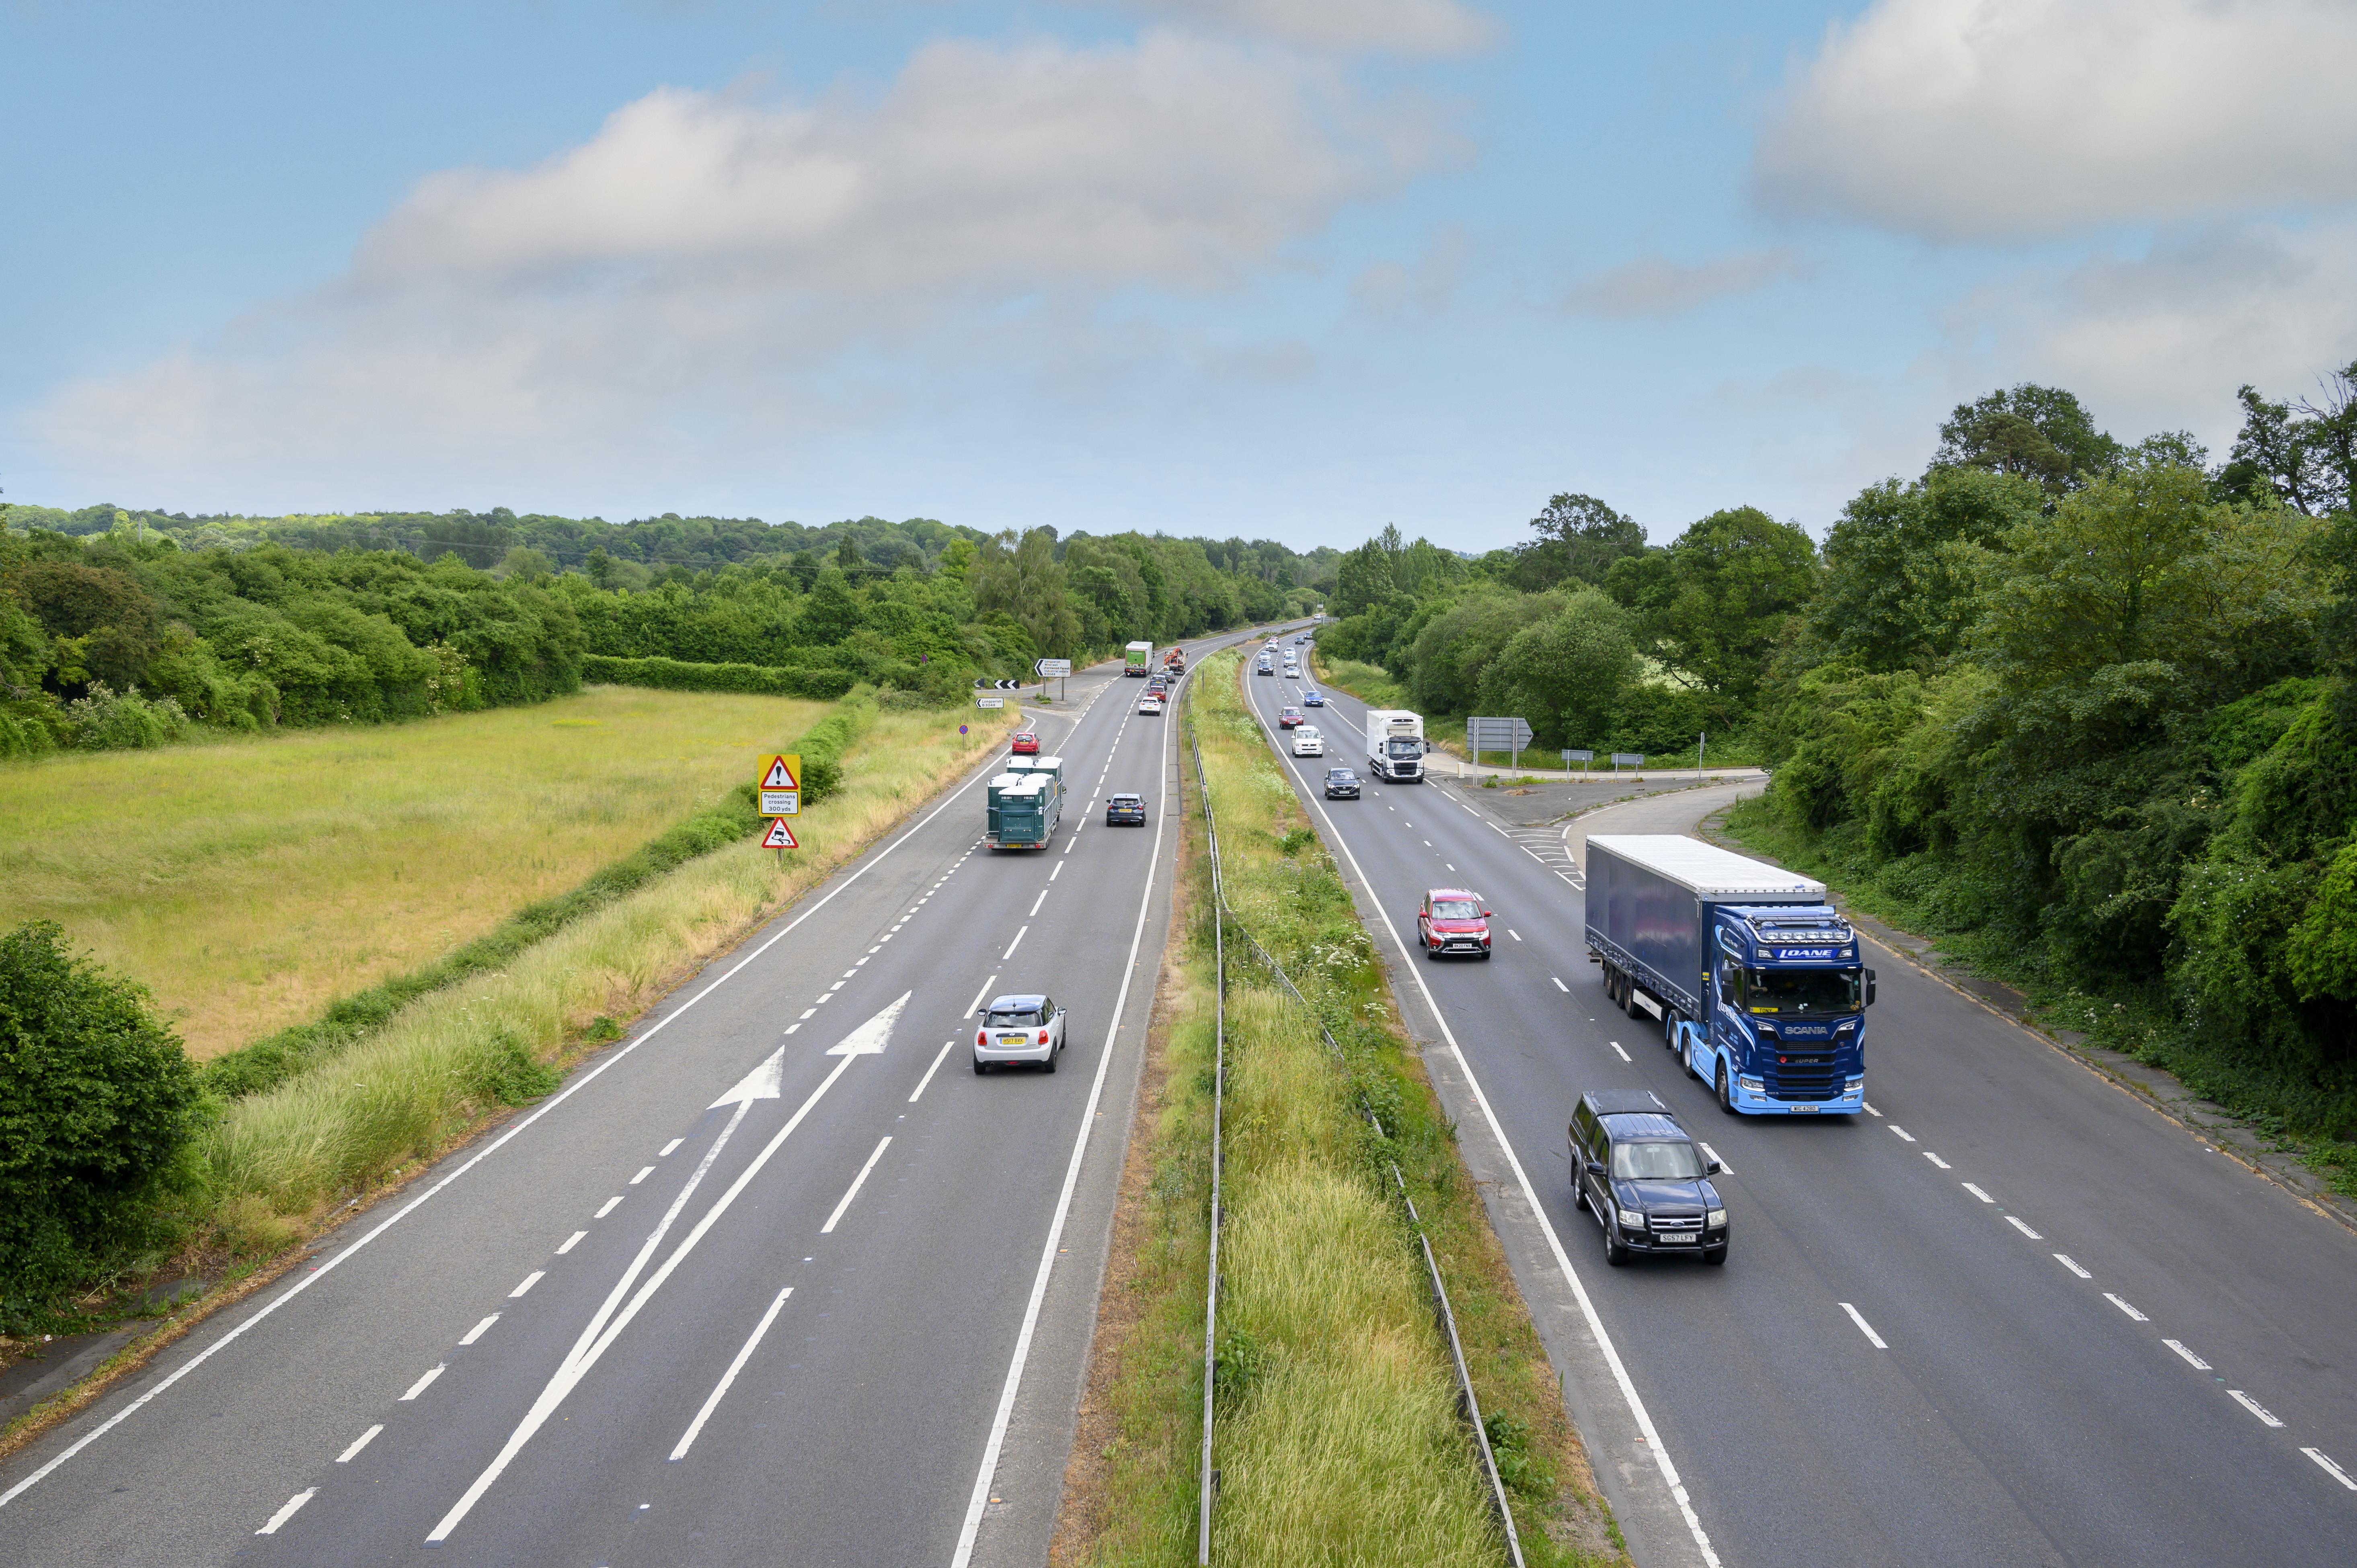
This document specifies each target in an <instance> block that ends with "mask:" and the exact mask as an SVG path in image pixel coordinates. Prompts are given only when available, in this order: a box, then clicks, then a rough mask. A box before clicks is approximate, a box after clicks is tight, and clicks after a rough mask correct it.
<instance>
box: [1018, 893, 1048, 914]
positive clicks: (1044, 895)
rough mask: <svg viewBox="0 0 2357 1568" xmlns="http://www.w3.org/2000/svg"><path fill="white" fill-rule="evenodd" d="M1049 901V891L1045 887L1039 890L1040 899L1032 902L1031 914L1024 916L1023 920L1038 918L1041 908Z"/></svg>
mask: <svg viewBox="0 0 2357 1568" xmlns="http://www.w3.org/2000/svg"><path fill="white" fill-rule="evenodd" d="M1047 901H1048V890H1047V889H1046V888H1045V887H1042V888H1041V889H1039V897H1037V898H1034V899H1032V900H1031V913H1030V914H1029V915H1026V916H1024V917H1023V918H1025V919H1027V920H1028V919H1030V918H1033V917H1034V916H1037V915H1038V914H1039V906H1040V905H1042V904H1045V903H1046V902H1047Z"/></svg>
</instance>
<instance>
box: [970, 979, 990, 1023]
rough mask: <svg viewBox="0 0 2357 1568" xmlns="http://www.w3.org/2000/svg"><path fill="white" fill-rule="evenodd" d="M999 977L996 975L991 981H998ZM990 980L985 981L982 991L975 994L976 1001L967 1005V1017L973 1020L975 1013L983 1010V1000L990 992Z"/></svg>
mask: <svg viewBox="0 0 2357 1568" xmlns="http://www.w3.org/2000/svg"><path fill="white" fill-rule="evenodd" d="M997 978H998V976H996V975H995V974H994V975H992V976H991V977H990V980H996V979H997ZM990 980H985V981H984V982H983V983H982V989H981V990H980V991H977V992H975V993H974V1000H973V1001H972V1002H969V1003H967V1004H966V1009H965V1016H967V1017H969V1018H971V1017H973V1016H974V1014H975V1013H977V1012H979V1011H980V1010H981V1008H982V999H983V997H984V996H985V994H986V993H988V992H989V990H990Z"/></svg>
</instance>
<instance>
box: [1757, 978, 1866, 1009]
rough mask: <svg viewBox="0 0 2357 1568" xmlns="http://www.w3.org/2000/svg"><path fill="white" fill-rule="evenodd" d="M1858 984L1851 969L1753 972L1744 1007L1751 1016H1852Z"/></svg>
mask: <svg viewBox="0 0 2357 1568" xmlns="http://www.w3.org/2000/svg"><path fill="white" fill-rule="evenodd" d="M1858 982H1859V972H1858V971H1857V970H1855V969H1755V970H1753V971H1752V972H1751V973H1750V976H1749V983H1748V984H1747V985H1746V987H1745V991H1746V993H1747V996H1746V1003H1747V1004H1748V1005H1749V1007H1750V1009H1751V1011H1753V1012H1754V1013H1855V1012H1857V1009H1858V1005H1859V1001H1860V997H1861V990H1860V987H1859V983H1858Z"/></svg>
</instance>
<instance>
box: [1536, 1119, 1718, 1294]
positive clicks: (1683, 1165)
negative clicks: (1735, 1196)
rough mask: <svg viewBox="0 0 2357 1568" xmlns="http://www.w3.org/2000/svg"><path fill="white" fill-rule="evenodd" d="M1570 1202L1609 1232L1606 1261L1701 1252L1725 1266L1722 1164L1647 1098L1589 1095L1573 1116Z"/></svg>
mask: <svg viewBox="0 0 2357 1568" xmlns="http://www.w3.org/2000/svg"><path fill="white" fill-rule="evenodd" d="M1569 1137H1570V1141H1571V1183H1572V1201H1573V1202H1575V1203H1576V1204H1577V1205H1578V1206H1579V1207H1581V1208H1585V1209H1587V1211H1588V1212H1589V1213H1591V1214H1593V1215H1595V1216H1596V1218H1597V1219H1598V1221H1600V1222H1601V1223H1602V1225H1603V1227H1604V1261H1605V1262H1608V1263H1611V1264H1613V1265H1614V1266H1616V1267H1618V1266H1619V1265H1620V1264H1622V1263H1625V1262H1628V1261H1629V1254H1630V1253H1631V1252H1655V1253H1671V1252H1683V1253H1685V1254H1687V1255H1689V1256H1691V1255H1693V1254H1694V1253H1696V1252H1699V1253H1701V1254H1702V1261H1703V1262H1706V1263H1724V1262H1727V1200H1726V1199H1725V1198H1724V1197H1720V1196H1719V1192H1718V1188H1717V1186H1715V1185H1714V1184H1713V1183H1712V1181H1711V1179H1710V1178H1711V1177H1713V1176H1717V1174H1718V1173H1719V1168H1720V1167H1719V1163H1718V1162H1717V1160H1715V1159H1712V1158H1711V1157H1710V1156H1709V1155H1706V1154H1705V1153H1703V1151H1702V1150H1701V1149H1700V1148H1698V1147H1697V1146H1696V1145H1695V1142H1694V1140H1693V1139H1691V1138H1689V1137H1687V1136H1686V1131H1685V1129H1684V1128H1683V1127H1681V1126H1679V1125H1678V1119H1677V1118H1676V1117H1675V1116H1673V1115H1671V1114H1670V1112H1669V1109H1668V1108H1667V1107H1666V1106H1664V1105H1663V1103H1662V1102H1661V1101H1659V1100H1657V1099H1655V1098H1654V1097H1653V1094H1652V1091H1651V1090H1642V1089H1635V1090H1628V1089H1624V1090H1590V1091H1589V1092H1587V1093H1586V1094H1583V1095H1581V1096H1580V1097H1579V1109H1578V1110H1577V1111H1575V1112H1572V1116H1571V1128H1570V1133H1569Z"/></svg>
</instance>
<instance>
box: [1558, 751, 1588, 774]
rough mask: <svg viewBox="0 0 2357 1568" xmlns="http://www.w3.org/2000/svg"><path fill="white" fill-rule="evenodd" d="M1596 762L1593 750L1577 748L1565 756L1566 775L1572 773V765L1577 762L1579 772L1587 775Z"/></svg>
mask: <svg viewBox="0 0 2357 1568" xmlns="http://www.w3.org/2000/svg"><path fill="white" fill-rule="evenodd" d="M1595 761H1596V753H1595V752H1594V751H1593V750H1592V749H1589V748H1587V747H1585V746H1580V747H1575V748H1573V749H1571V750H1568V751H1566V752H1565V753H1564V754H1563V770H1564V771H1565V772H1566V773H1568V772H1570V771H1571V765H1572V764H1573V763H1575V762H1577V763H1578V764H1579V770H1580V771H1581V772H1582V773H1585V772H1587V770H1588V768H1590V766H1591V765H1593V764H1594V762H1595Z"/></svg>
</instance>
